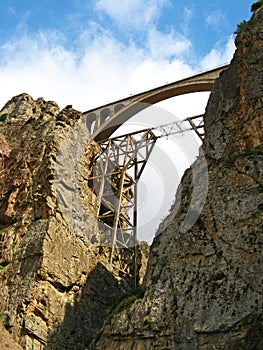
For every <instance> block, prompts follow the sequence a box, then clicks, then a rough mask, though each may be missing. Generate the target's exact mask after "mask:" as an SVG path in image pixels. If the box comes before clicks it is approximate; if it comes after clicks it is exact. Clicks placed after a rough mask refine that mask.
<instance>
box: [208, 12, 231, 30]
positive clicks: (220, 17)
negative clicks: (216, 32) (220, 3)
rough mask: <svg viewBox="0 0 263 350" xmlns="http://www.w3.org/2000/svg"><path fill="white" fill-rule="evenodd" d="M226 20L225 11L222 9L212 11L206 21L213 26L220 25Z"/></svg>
mask: <svg viewBox="0 0 263 350" xmlns="http://www.w3.org/2000/svg"><path fill="white" fill-rule="evenodd" d="M225 21H226V17H225V15H224V13H223V12H222V11H220V10H216V11H213V12H211V13H210V14H209V15H208V16H207V18H206V23H207V24H208V25H209V26H212V27H218V26H219V25H220V24H221V23H223V22H225Z"/></svg>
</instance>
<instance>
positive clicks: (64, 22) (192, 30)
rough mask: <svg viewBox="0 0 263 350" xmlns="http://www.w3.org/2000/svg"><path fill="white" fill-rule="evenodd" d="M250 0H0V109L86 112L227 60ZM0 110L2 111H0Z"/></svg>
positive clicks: (248, 10) (245, 16)
mask: <svg viewBox="0 0 263 350" xmlns="http://www.w3.org/2000/svg"><path fill="white" fill-rule="evenodd" d="M250 6H251V1H248V0H233V1H229V0H213V1H210V0H192V1H185V0H121V1H120V0H66V1H65V0H41V1H35V0H0V82H1V86H2V88H1V94H0V106H1V107H2V106H3V105H4V103H5V102H7V101H8V100H9V99H10V98H11V97H13V96H14V95H17V94H19V93H21V92H27V93H29V94H30V95H32V97H33V98H38V97H40V96H41V97H44V98H45V99H47V100H55V101H56V102H57V103H58V104H59V106H60V107H61V108H63V107H65V106H66V105H68V104H72V105H73V107H74V108H76V109H78V110H81V111H86V110H89V109H91V108H94V107H97V106H99V105H102V104H105V103H108V102H111V101H113V100H118V99H120V98H123V97H126V96H129V95H130V94H135V93H138V92H141V91H144V90H147V89H151V88H153V87H157V86H159V85H163V84H165V83H166V82H172V81H176V80H178V79H180V78H183V77H187V76H189V75H192V74H194V73H196V72H200V71H203V70H206V69H208V68H213V67H216V66H218V65H221V64H224V63H228V62H229V61H230V59H231V57H232V55H233V52H234V42H233V33H234V31H235V29H236V27H237V24H238V23H239V22H240V21H242V20H247V19H248V18H249V17H250ZM1 107H0V108H1Z"/></svg>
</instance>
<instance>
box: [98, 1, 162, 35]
mask: <svg viewBox="0 0 263 350" xmlns="http://www.w3.org/2000/svg"><path fill="white" fill-rule="evenodd" d="M168 3H169V2H168V0H122V1H121V2H120V1H119V0H99V1H98V2H97V5H96V9H97V10H98V11H101V12H103V13H105V14H106V15H107V16H109V17H110V18H111V19H112V20H113V21H114V22H116V23H117V24H118V25H120V26H122V27H123V26H124V27H126V28H127V26H132V27H133V29H135V28H138V27H141V26H148V25H149V24H151V23H153V22H154V21H156V20H157V19H158V17H159V15H160V13H161V9H162V8H163V7H164V6H165V5H167V4H168Z"/></svg>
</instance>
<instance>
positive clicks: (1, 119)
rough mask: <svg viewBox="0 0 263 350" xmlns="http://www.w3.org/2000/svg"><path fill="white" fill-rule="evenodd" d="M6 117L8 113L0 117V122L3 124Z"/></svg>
mask: <svg viewBox="0 0 263 350" xmlns="http://www.w3.org/2000/svg"><path fill="white" fill-rule="evenodd" d="M7 117H8V113H4V114H2V115H1V116H0V122H2V123H3V122H5V121H6V118H7Z"/></svg>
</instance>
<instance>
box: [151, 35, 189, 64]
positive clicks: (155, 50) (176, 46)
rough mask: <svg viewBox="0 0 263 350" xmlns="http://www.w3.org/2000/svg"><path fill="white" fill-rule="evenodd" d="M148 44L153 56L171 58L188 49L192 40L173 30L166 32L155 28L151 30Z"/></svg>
mask: <svg viewBox="0 0 263 350" xmlns="http://www.w3.org/2000/svg"><path fill="white" fill-rule="evenodd" d="M148 45H149V48H150V52H151V54H152V56H153V57H161V58H170V57H173V56H175V55H181V54H182V53H184V52H185V51H187V50H188V49H189V48H190V47H191V42H190V41H189V40H188V39H187V38H185V37H184V36H183V35H181V34H177V33H175V32H174V31H173V30H172V31H170V32H169V33H167V34H165V33H161V32H159V31H157V30H156V29H155V28H153V29H150V30H149V34H148Z"/></svg>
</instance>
